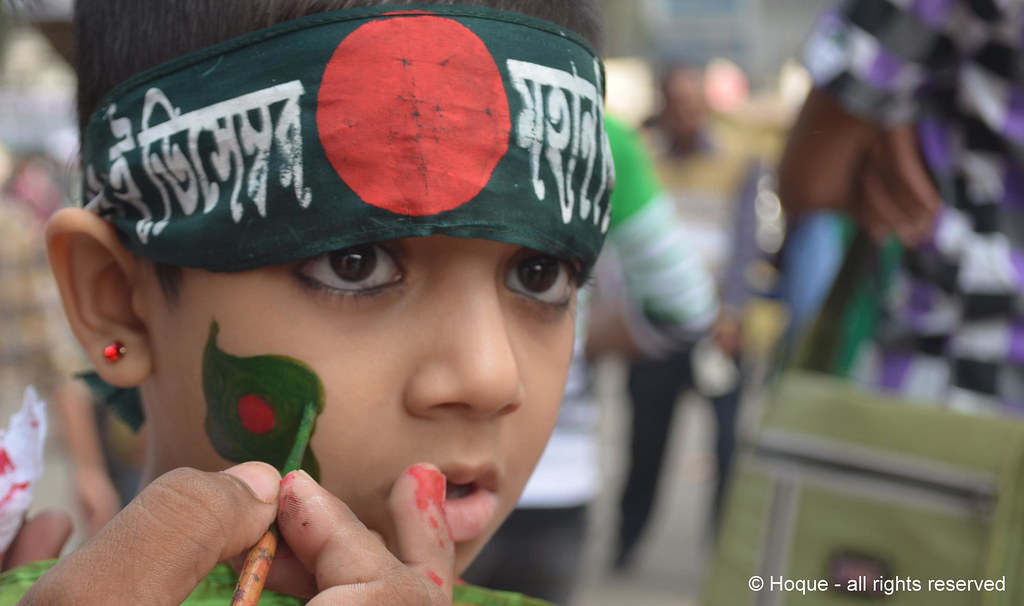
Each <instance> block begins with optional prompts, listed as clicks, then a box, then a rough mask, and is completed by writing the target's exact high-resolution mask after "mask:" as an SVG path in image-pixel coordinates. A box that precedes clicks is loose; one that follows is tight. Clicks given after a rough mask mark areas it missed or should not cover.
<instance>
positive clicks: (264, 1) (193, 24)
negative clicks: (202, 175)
mask: <svg viewBox="0 0 1024 606" xmlns="http://www.w3.org/2000/svg"><path fill="white" fill-rule="evenodd" d="M384 4H461V5H471V6H485V7H491V8H496V9H500V10H506V11H511V12H517V13H522V14H525V15H529V16H532V17H537V18H539V19H544V20H547V21H551V22H553V23H557V24H558V25H561V26H562V27H565V28H567V29H570V30H573V31H575V32H576V33H578V34H580V35H581V36H583V37H584V38H586V39H587V40H589V41H590V43H591V44H592V45H594V47H595V48H597V49H599V50H600V48H601V44H602V22H601V17H600V12H599V10H598V8H597V5H596V0H413V1H407V0H260V1H256V0H201V1H200V0H158V1H151V0H76V2H75V16H74V28H75V67H76V70H77V72H78V122H79V127H80V129H81V130H82V131H84V129H85V125H86V124H87V123H88V121H89V116H90V115H91V114H92V113H93V111H95V110H96V108H97V107H99V104H100V101H101V100H102V99H103V96H104V95H106V94H107V92H109V91H110V90H111V89H113V88H114V86H116V85H117V84H118V83H120V82H121V81H123V80H126V79H128V78H129V77H131V76H133V75H135V74H137V73H139V72H142V71H144V70H146V69H148V68H150V67H153V66H156V65H159V64H161V63H163V62H165V61H168V60H170V59H173V58H175V57H178V56H181V55H185V54H188V53H190V52H192V51H196V50H199V49H202V48H206V47H208V46H211V45H213V44H217V43H218V42H223V41H225V40H230V39H232V38H236V37H238V36H241V35H243V34H246V33H248V32H251V31H255V30H258V29H263V28H265V27H270V26H271V25H275V24H277V23H281V22H284V21H290V20H292V19H298V18H299V17H303V16H305V15H310V14H314V13H323V12H328V11H335V10H343V9H348V8H356V7H360V6H375V5H384ZM154 265H155V269H156V276H157V279H158V280H159V282H160V285H161V287H162V289H163V291H164V294H165V295H167V297H168V299H169V300H171V301H172V302H173V300H174V299H175V298H176V297H177V293H178V285H179V282H180V276H181V271H180V268H178V267H175V266H169V265H162V264H158V263H157V264H154Z"/></svg>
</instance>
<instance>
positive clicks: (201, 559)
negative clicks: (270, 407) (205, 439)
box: [24, 463, 281, 604]
mask: <svg viewBox="0 0 1024 606" xmlns="http://www.w3.org/2000/svg"><path fill="white" fill-rule="evenodd" d="M280 480H281V476H280V474H278V472H277V470H275V469H274V468H273V467H271V466H270V465H267V464H265V463H243V464H241V465H236V466H235V467H232V468H231V469H228V470H227V471H225V472H222V473H210V472H202V471H197V470H195V469H186V468H182V469H176V470H174V471H171V472H169V473H167V474H164V475H163V476H161V477H160V478H158V479H157V480H156V481H154V482H153V483H151V484H150V485H149V486H147V487H146V489H145V490H144V491H142V492H141V493H140V494H139V495H138V496H137V497H136V498H135V500H133V501H132V502H131V503H130V504H129V505H128V506H127V507H125V509H124V510H122V511H121V513H119V514H118V515H117V516H116V517H115V518H114V519H113V520H111V522H110V523H109V524H108V525H107V526H106V527H105V528H104V529H103V530H102V531H101V532H100V533H99V534H98V535H96V537H95V538H93V539H92V540H91V541H89V542H87V543H86V544H84V545H83V546H82V547H81V548H79V549H78V550H77V551H75V552H74V553H73V554H71V555H69V556H67V557H66V558H64V559H63V560H62V561H61V562H60V563H59V564H57V565H56V566H54V568H53V569H51V570H50V571H49V572H48V573H47V574H46V575H44V576H43V577H42V578H41V579H40V580H39V581H38V582H36V583H35V585H34V586H33V587H32V589H31V590H30V591H29V593H27V594H26V595H25V602H24V603H28V604H36V603H40V604H51V603H52V604H56V603H82V604H85V603H90V602H91V601H92V600H95V599H96V598H97V597H98V596H103V601H104V602H105V603H108V604H132V603H134V604H180V603H181V602H182V601H183V600H184V599H185V598H186V597H188V595H189V594H190V593H191V592H192V590H193V589H195V587H196V585H198V584H199V581H200V580H202V579H203V577H205V576H206V575H207V574H208V573H209V572H210V570H212V569H213V567H214V566H215V565H216V564H217V563H218V562H220V561H222V560H225V559H227V558H230V557H231V556H233V555H236V554H238V553H240V552H242V551H244V550H246V549H247V548H249V547H250V546H251V545H253V544H254V543H256V541H258V540H259V538H260V536H262V535H263V533H264V532H266V530H267V528H268V527H269V526H270V524H271V523H272V522H273V521H274V517H275V516H276V515H277V492H278V484H279V483H280Z"/></svg>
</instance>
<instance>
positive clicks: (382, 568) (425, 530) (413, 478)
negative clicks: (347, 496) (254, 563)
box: [267, 464, 455, 606]
mask: <svg viewBox="0 0 1024 606" xmlns="http://www.w3.org/2000/svg"><path fill="white" fill-rule="evenodd" d="M438 478H439V479H438ZM444 485H445V481H444V476H443V475H441V473H440V472H439V471H437V469H436V468H435V467H433V466H430V465H425V464H420V465H414V466H413V467H410V468H409V469H408V470H406V471H405V472H404V473H403V474H402V476H401V477H400V478H399V479H398V481H397V482H396V483H395V486H394V488H393V489H392V492H391V496H390V498H389V508H390V509H391V512H392V516H393V517H394V520H395V526H396V529H397V532H398V536H399V538H398V545H397V546H396V551H397V552H398V553H397V554H393V553H392V552H391V551H389V550H388V548H387V546H385V545H384V543H383V542H381V540H380V538H379V537H378V536H377V535H376V534H375V533H373V532H371V531H370V530H369V529H367V528H366V526H365V525H363V523H362V522H360V521H359V519H358V518H357V517H356V516H355V514H354V513H352V510H351V509H349V508H348V506H346V505H345V504H344V503H343V502H342V501H341V500H340V499H338V498H337V497H335V496H334V495H332V494H330V493H329V492H327V491H326V490H325V489H324V488H323V487H321V486H320V485H319V484H317V483H316V482H315V481H314V480H313V479H312V478H311V477H309V475H308V474H306V473H305V472H302V471H298V472H293V473H291V474H288V475H287V476H286V477H285V479H284V481H282V483H281V503H280V506H279V513H278V519H277V523H278V528H279V529H280V530H281V536H282V538H283V539H284V542H285V543H286V544H287V545H288V547H289V549H290V551H291V553H293V554H294V556H295V559H296V560H297V561H298V562H299V563H301V564H302V565H303V566H304V567H305V568H306V569H308V570H310V571H312V573H313V576H314V578H315V584H316V587H317V591H318V593H317V594H316V596H315V597H314V598H313V599H312V600H311V601H310V602H309V604H311V605H313V606H316V605H319V604H346V605H348V606H353V605H359V604H366V605H369V604H405V603H418V604H438V605H440V604H451V599H452V597H451V595H452V576H453V572H452V570H453V567H454V560H455V551H454V546H453V545H452V542H451V540H450V538H449V537H448V535H447V523H446V521H445V519H444V510H443V507H444V505H443V498H444V496H443V495H444ZM432 520H433V521H432ZM434 521H436V522H437V523H436V525H435V524H434ZM292 567H293V565H292V564H289V563H287V561H286V563H285V564H284V565H283V566H280V567H279V562H278V560H275V562H274V567H273V568H272V569H271V578H270V581H268V583H267V586H268V587H271V586H273V588H275V589H277V590H278V591H283V592H285V593H291V594H293V595H301V594H302V588H303V587H304V586H305V584H306V580H304V579H302V578H299V579H297V580H296V581H295V583H297V584H298V586H297V587H289V586H287V585H286V586H284V587H282V586H281V585H280V583H279V581H280V579H281V576H280V572H281V571H282V570H284V569H285V568H292ZM275 568H277V569H279V570H277V571H275V570H274V569H275ZM286 583H287V581H286Z"/></svg>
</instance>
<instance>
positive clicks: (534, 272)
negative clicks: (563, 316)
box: [505, 255, 574, 305]
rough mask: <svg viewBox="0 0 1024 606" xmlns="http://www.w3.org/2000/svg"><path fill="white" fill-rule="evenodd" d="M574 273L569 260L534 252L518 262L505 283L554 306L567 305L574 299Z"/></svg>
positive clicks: (519, 291) (517, 290) (518, 291)
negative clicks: (568, 262)
mask: <svg viewBox="0 0 1024 606" xmlns="http://www.w3.org/2000/svg"><path fill="white" fill-rule="evenodd" d="M573 278H574V272H573V270H572V269H571V268H570V267H569V265H568V264H567V263H566V262H565V261H561V260H559V259H556V258H555V257H549V256H547V255H534V256H530V257H527V258H525V259H522V260H520V261H519V262H517V263H516V264H515V265H514V266H513V267H512V268H511V270H509V272H508V277H507V278H506V281H505V285H506V286H508V287H509V288H510V289H511V290H512V291H514V292H517V293H519V294H521V295H525V296H527V297H530V298H531V299H536V300H538V301H540V302H542V303H548V304H551V305H565V304H568V303H569V300H570V299H571V298H572V293H573V285H574V279H573Z"/></svg>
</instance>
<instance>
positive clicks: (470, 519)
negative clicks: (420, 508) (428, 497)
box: [444, 483, 498, 543]
mask: <svg viewBox="0 0 1024 606" xmlns="http://www.w3.org/2000/svg"><path fill="white" fill-rule="evenodd" d="M497 507H498V497H497V496H496V495H495V494H494V493H493V492H491V491H489V490H485V489H483V488H481V487H480V486H479V485H478V484H476V483H471V484H449V485H448V496H447V500H446V501H445V506H444V511H445V517H447V518H448V528H449V529H450V530H451V533H452V540H453V541H455V542H456V543H461V542H463V541H472V540H473V539H476V538H478V537H480V536H481V535H483V533H484V531H486V530H487V528H488V526H490V524H491V521H492V520H494V515H495V511H496V510H497Z"/></svg>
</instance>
